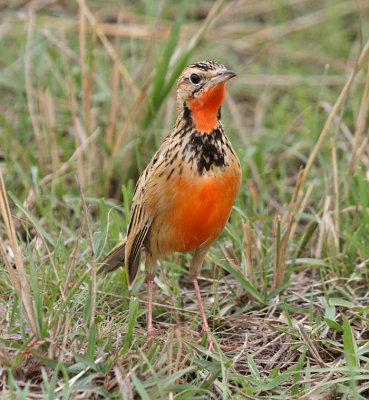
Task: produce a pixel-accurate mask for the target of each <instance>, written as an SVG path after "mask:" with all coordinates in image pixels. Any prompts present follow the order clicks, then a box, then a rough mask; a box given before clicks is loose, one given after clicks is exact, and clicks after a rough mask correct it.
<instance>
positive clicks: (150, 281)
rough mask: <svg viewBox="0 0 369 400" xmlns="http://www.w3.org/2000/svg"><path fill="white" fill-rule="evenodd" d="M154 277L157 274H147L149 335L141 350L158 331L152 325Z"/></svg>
mask: <svg viewBox="0 0 369 400" xmlns="http://www.w3.org/2000/svg"><path fill="white" fill-rule="evenodd" d="M154 277H155V275H153V274H152V275H151V274H150V275H147V276H146V281H147V292H148V293H147V294H148V310H147V337H146V341H145V343H144V345H143V346H142V347H141V350H146V349H147V347H148V345H149V342H150V339H151V338H152V337H156V333H155V330H154V327H153V325H152V288H153V285H154Z"/></svg>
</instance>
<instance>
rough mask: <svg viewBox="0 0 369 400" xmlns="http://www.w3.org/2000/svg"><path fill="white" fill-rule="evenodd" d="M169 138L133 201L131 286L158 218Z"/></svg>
mask: <svg viewBox="0 0 369 400" xmlns="http://www.w3.org/2000/svg"><path fill="white" fill-rule="evenodd" d="M167 140H168V137H167V138H166V139H165V140H164V142H163V143H162V145H161V146H160V148H159V150H158V151H157V152H156V153H155V155H154V156H153V158H152V159H151V162H150V163H149V164H148V166H147V167H146V169H145V170H144V171H143V173H142V174H141V176H140V177H139V179H138V181H137V184H136V188H135V193H134V196H133V200H132V205H131V212H130V220H129V225H128V230H127V245H126V254H125V264H126V271H127V277H128V283H129V284H130V285H131V284H132V283H133V281H134V279H135V277H136V274H137V270H138V266H139V264H140V255H141V247H142V245H143V242H144V240H145V238H146V236H147V234H148V232H149V230H150V226H151V223H152V222H153V220H154V219H155V217H156V216H157V208H156V207H155V204H156V203H157V201H156V199H157V197H158V196H160V191H158V190H157V189H158V188H157V186H158V181H160V180H161V178H159V177H160V176H161V172H162V169H163V166H164V162H163V161H164V160H165V155H163V149H165V148H166V142H167Z"/></svg>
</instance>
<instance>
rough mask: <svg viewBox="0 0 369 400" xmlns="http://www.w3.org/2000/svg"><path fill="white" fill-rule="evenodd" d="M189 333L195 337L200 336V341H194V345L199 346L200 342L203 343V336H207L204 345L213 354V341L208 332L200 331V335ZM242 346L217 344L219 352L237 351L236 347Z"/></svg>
mask: <svg viewBox="0 0 369 400" xmlns="http://www.w3.org/2000/svg"><path fill="white" fill-rule="evenodd" d="M191 333H193V334H195V335H196V336H201V337H200V339H198V340H196V342H194V343H195V344H201V342H202V341H203V338H204V335H207V338H206V344H207V348H208V349H209V350H210V351H212V352H214V353H215V351H216V350H215V346H214V343H215V342H214V340H213V338H212V337H211V335H210V332H207V331H204V330H203V331H202V332H201V333H200V334H198V333H197V332H194V331H191ZM241 346H242V345H235V346H226V345H224V344H219V343H217V347H219V348H220V349H221V350H223V351H232V350H235V349H237V348H238V347H241Z"/></svg>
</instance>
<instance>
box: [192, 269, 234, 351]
mask: <svg viewBox="0 0 369 400" xmlns="http://www.w3.org/2000/svg"><path fill="white" fill-rule="evenodd" d="M191 279H192V283H193V286H194V288H195V293H196V298H197V302H198V303H199V308H200V313H201V318H202V331H203V333H204V334H205V333H207V334H208V338H207V342H208V348H209V350H211V351H214V343H213V339H212V338H211V336H210V328H209V325H208V321H207V319H206V315H205V310H204V306H203V304H202V300H201V294H200V289H199V284H198V282H197V275H192V276H191ZM197 343H201V339H200V340H199V341H198V342H197ZM218 346H219V348H220V349H222V350H224V351H231V350H234V349H236V348H237V347H239V346H225V345H223V344H219V345H218Z"/></svg>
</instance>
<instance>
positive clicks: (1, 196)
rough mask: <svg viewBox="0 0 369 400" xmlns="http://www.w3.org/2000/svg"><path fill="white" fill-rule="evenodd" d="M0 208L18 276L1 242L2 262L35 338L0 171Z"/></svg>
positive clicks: (28, 299) (32, 313)
mask: <svg viewBox="0 0 369 400" xmlns="http://www.w3.org/2000/svg"><path fill="white" fill-rule="evenodd" d="M0 208H1V214H2V216H3V219H4V223H5V228H6V231H7V234H8V237H9V240H10V244H11V248H12V251H13V255H14V260H15V266H16V268H17V272H18V276H15V274H14V271H12V272H10V270H11V269H12V267H11V264H10V263H9V260H8V258H7V256H6V252H5V247H4V245H3V242H2V241H1V252H2V254H3V257H4V260H5V261H6V265H7V268H8V271H9V274H10V277H11V279H12V282H13V285H14V287H15V290H16V292H17V295H18V297H19V299H21V300H22V303H23V306H24V309H25V314H26V316H27V321H28V322H29V325H30V327H31V330H32V332H33V334H34V335H35V336H36V337H38V333H37V325H36V318H35V314H34V311H33V305H32V296H31V292H30V289H29V284H28V279H27V275H26V271H25V270H24V265H23V260H22V256H21V252H20V248H19V245H18V241H17V236H16V233H15V228H14V224H13V219H12V216H11V213H10V207H9V203H8V198H7V195H6V190H5V185H4V180H3V175H2V172H1V171H0Z"/></svg>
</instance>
